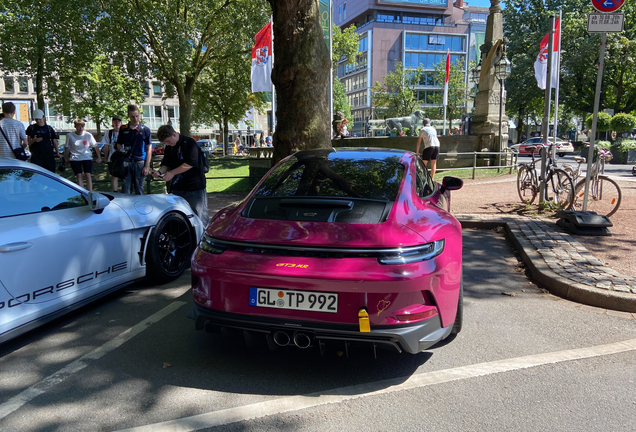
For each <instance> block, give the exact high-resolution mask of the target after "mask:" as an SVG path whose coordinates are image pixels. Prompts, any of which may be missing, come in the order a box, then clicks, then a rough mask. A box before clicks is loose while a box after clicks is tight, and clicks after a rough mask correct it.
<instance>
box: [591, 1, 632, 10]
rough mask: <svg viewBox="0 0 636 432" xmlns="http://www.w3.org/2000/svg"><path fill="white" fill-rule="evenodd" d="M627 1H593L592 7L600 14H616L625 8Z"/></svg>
mask: <svg viewBox="0 0 636 432" xmlns="http://www.w3.org/2000/svg"><path fill="white" fill-rule="evenodd" d="M623 3H625V0H592V6H594V8H595V9H596V10H597V11H599V12H614V11H616V10H618V9H620V8H621V6H623Z"/></svg>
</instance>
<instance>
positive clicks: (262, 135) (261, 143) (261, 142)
mask: <svg viewBox="0 0 636 432" xmlns="http://www.w3.org/2000/svg"><path fill="white" fill-rule="evenodd" d="M264 135H265V134H264V133H263V132H261V136H260V137H259V142H258V145H259V146H260V147H263V146H264V145H265V136H264Z"/></svg>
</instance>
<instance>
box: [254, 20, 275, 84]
mask: <svg viewBox="0 0 636 432" xmlns="http://www.w3.org/2000/svg"><path fill="white" fill-rule="evenodd" d="M254 41H255V43H254V47H253V48H252V93H256V92H263V91H272V63H273V61H272V53H273V51H272V23H271V21H270V22H268V23H267V25H265V27H263V28H262V29H261V30H260V31H259V32H258V33H256V36H254Z"/></svg>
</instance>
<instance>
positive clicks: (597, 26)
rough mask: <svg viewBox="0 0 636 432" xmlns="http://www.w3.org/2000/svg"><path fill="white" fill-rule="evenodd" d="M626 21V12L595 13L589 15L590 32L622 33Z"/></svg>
mask: <svg viewBox="0 0 636 432" xmlns="http://www.w3.org/2000/svg"><path fill="white" fill-rule="evenodd" d="M624 22H625V15H624V14H617V13H612V14H607V13H593V14H588V15H587V31H588V33H620V32H622V31H623V25H624Z"/></svg>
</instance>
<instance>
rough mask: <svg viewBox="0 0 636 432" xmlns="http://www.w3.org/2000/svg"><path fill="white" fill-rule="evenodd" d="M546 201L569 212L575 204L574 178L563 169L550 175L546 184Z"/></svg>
mask: <svg viewBox="0 0 636 432" xmlns="http://www.w3.org/2000/svg"><path fill="white" fill-rule="evenodd" d="M545 199H546V201H552V202H553V203H555V204H556V205H557V206H558V207H559V208H561V209H563V210H569V209H571V208H572V204H573V203H574V183H572V178H571V177H570V176H569V175H568V174H567V173H566V172H565V171H563V170H562V169H558V168H557V169H555V170H552V171H551V172H550V173H548V176H547V178H546V183H545Z"/></svg>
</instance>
